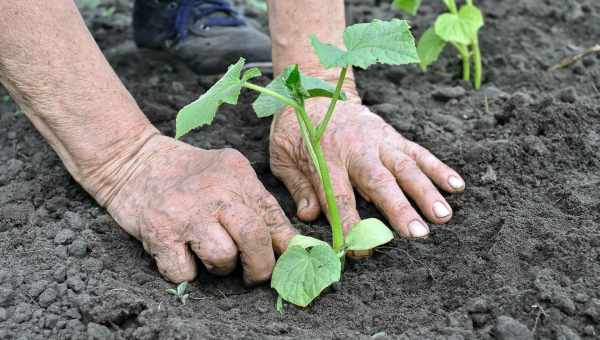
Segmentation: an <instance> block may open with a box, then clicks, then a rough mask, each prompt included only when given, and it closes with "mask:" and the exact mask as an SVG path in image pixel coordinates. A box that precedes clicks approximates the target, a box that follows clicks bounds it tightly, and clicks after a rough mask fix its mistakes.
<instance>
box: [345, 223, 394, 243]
mask: <svg viewBox="0 0 600 340" xmlns="http://www.w3.org/2000/svg"><path fill="white" fill-rule="evenodd" d="M393 239H394V234H393V233H392V231H391V230H390V229H389V228H388V227H387V226H386V225H385V224H384V223H383V222H381V221H380V220H378V219H376V218H368V219H366V220H362V221H360V222H358V223H357V224H356V225H355V226H354V227H353V228H352V229H351V230H350V232H349V233H348V236H346V247H347V249H348V250H369V249H373V248H375V247H377V246H380V245H382V244H386V243H388V242H390V241H391V240H393Z"/></svg>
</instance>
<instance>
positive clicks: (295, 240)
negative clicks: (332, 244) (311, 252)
mask: <svg viewBox="0 0 600 340" xmlns="http://www.w3.org/2000/svg"><path fill="white" fill-rule="evenodd" d="M318 245H326V246H328V245H329V244H328V243H327V242H324V241H321V240H319V239H317V238H314V237H310V236H304V235H300V234H298V235H296V236H294V237H292V239H291V240H290V242H289V244H288V247H293V246H300V247H302V248H304V249H307V248H310V247H314V246H318Z"/></svg>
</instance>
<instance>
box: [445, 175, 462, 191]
mask: <svg viewBox="0 0 600 340" xmlns="http://www.w3.org/2000/svg"><path fill="white" fill-rule="evenodd" d="M448 184H450V186H451V187H452V188H453V189H462V188H463V187H464V186H465V182H463V180H462V179H460V178H458V177H456V176H450V177H449V178H448Z"/></svg>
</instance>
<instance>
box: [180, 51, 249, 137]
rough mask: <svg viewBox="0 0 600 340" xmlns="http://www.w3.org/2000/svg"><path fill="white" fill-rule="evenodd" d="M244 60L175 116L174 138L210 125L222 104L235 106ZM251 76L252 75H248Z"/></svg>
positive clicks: (240, 84) (241, 59)
mask: <svg viewBox="0 0 600 340" xmlns="http://www.w3.org/2000/svg"><path fill="white" fill-rule="evenodd" d="M244 63H245V60H244V58H240V60H239V61H238V62H237V63H235V64H234V65H231V66H229V69H228V70H227V72H226V73H225V75H223V77H222V78H221V79H219V81H217V82H216V83H215V84H214V85H213V86H212V87H211V88H210V89H209V90H208V91H206V93H204V94H203V95H202V96H200V98H198V99H197V100H196V101H194V102H192V103H190V104H188V105H186V106H185V107H184V108H182V109H181V110H180V111H179V113H178V114H177V120H176V134H175V138H181V137H183V136H184V135H185V134H187V133H188V132H190V131H191V130H193V129H195V128H198V127H200V126H203V125H206V124H210V123H212V121H213V119H214V118H215V114H216V112H217V110H218V109H219V107H220V106H221V105H222V104H223V103H227V104H232V105H234V104H237V101H238V97H239V95H240V90H241V88H242V81H241V80H240V74H241V72H242V68H243V67H244ZM250 75H252V73H250Z"/></svg>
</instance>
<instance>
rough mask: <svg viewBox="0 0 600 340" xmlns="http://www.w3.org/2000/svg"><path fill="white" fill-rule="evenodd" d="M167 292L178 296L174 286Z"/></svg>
mask: <svg viewBox="0 0 600 340" xmlns="http://www.w3.org/2000/svg"><path fill="white" fill-rule="evenodd" d="M166 291H167V293H169V294H171V295H175V296H177V290H175V289H173V288H169V289H167V290H166Z"/></svg>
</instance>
